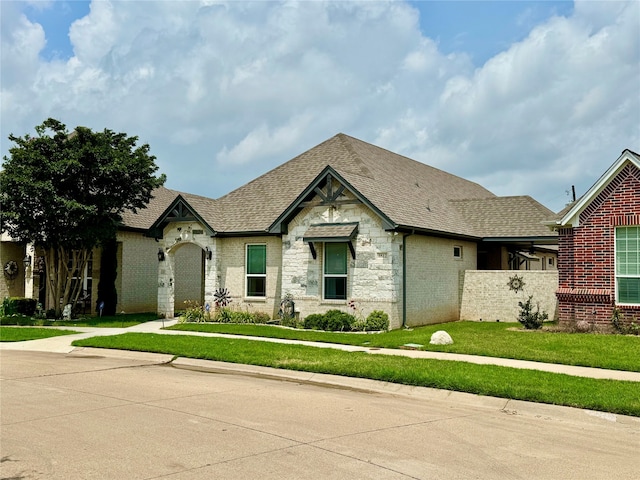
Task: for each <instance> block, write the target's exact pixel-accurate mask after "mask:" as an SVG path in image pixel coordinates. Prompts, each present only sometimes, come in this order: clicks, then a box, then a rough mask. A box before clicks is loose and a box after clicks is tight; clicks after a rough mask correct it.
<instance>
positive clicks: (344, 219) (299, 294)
mask: <svg viewBox="0 0 640 480" xmlns="http://www.w3.org/2000/svg"><path fill="white" fill-rule="evenodd" d="M352 222H358V224H359V225H358V235H357V237H356V239H355V240H354V241H353V245H354V248H355V251H356V258H355V260H353V259H352V258H351V257H349V264H348V277H347V298H348V300H353V301H355V302H356V306H357V308H358V309H359V311H360V313H361V314H362V315H363V316H364V317H366V316H367V315H368V314H369V313H371V312H372V311H373V310H382V311H384V312H386V313H387V314H388V315H389V320H390V325H391V328H398V327H399V326H400V324H401V321H402V320H401V318H400V307H401V305H400V303H399V300H400V299H399V298H398V294H397V292H399V291H400V286H401V281H402V264H401V261H402V257H401V252H400V245H401V244H402V237H401V236H400V235H393V234H390V233H388V232H386V231H385V230H384V229H383V228H382V225H381V223H380V220H379V218H378V217H377V215H375V214H374V213H373V212H371V211H370V210H369V209H368V208H366V207H364V206H363V205H359V204H354V205H341V206H339V207H338V208H334V209H333V208H327V207H313V208H307V209H305V210H303V211H302V212H301V213H300V214H299V215H297V216H296V218H294V219H293V220H292V221H291V222H290V223H289V231H288V233H287V234H286V235H284V236H283V238H282V295H285V294H287V293H289V294H291V295H292V296H293V299H294V301H295V303H296V311H297V312H298V313H299V316H300V318H301V319H302V318H304V317H306V316H307V315H309V314H311V313H323V312H326V311H327V310H331V309H340V310H344V311H349V307H348V301H347V300H323V298H322V282H323V277H322V267H323V251H324V248H323V244H322V243H318V244H316V251H317V258H315V259H314V258H313V256H312V255H311V251H310V249H309V245H308V244H306V243H305V242H304V241H303V237H304V234H305V232H306V231H307V229H308V228H309V226H311V225H315V224H320V223H352Z"/></svg>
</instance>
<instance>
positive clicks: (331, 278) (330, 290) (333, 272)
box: [324, 242, 348, 300]
mask: <svg viewBox="0 0 640 480" xmlns="http://www.w3.org/2000/svg"><path fill="white" fill-rule="evenodd" d="M347 255H348V248H347V244H346V243H343V242H339V243H331V242H330V243H325V244H324V298H325V300H346V299H347V259H348V257H347Z"/></svg>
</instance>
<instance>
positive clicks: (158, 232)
mask: <svg viewBox="0 0 640 480" xmlns="http://www.w3.org/2000/svg"><path fill="white" fill-rule="evenodd" d="M180 222H197V223H199V224H200V225H201V226H202V227H203V228H204V230H205V231H206V232H207V234H208V235H211V236H214V235H215V233H216V232H215V230H214V229H213V227H211V226H210V225H209V224H208V223H207V222H206V221H205V220H204V219H203V218H202V216H201V215H200V214H199V213H198V212H197V211H196V209H195V208H193V207H192V206H191V205H190V204H189V202H187V201H186V200H185V199H184V197H183V196H182V195H178V196H177V197H176V198H175V200H174V201H173V202H171V204H170V205H169V206H168V207H167V208H166V210H165V211H164V212H163V213H162V214H161V215H160V216H159V217H158V218H157V220H156V221H155V222H154V223H153V225H151V227H150V228H149V236H152V237H154V238H162V237H163V231H164V229H165V227H166V226H167V225H168V224H169V223H180Z"/></svg>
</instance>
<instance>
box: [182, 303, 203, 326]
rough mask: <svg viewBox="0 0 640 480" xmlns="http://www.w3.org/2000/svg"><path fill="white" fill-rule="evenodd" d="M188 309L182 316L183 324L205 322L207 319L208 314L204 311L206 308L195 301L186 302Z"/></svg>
mask: <svg viewBox="0 0 640 480" xmlns="http://www.w3.org/2000/svg"><path fill="white" fill-rule="evenodd" d="M184 304H185V306H186V307H187V308H186V309H185V311H184V313H183V314H182V315H180V321H181V322H204V321H206V319H207V316H208V315H207V312H205V311H204V307H203V306H202V305H200V304H199V303H198V302H195V301H193V300H186V301H185V302H184Z"/></svg>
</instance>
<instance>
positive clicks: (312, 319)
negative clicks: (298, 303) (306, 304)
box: [302, 313, 327, 330]
mask: <svg viewBox="0 0 640 480" xmlns="http://www.w3.org/2000/svg"><path fill="white" fill-rule="evenodd" d="M302 325H303V326H304V328H306V329H307V330H326V329H327V321H326V319H325V317H324V315H322V314H321V313H312V314H311V315H307V316H306V317H304V322H303V323H302Z"/></svg>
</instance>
